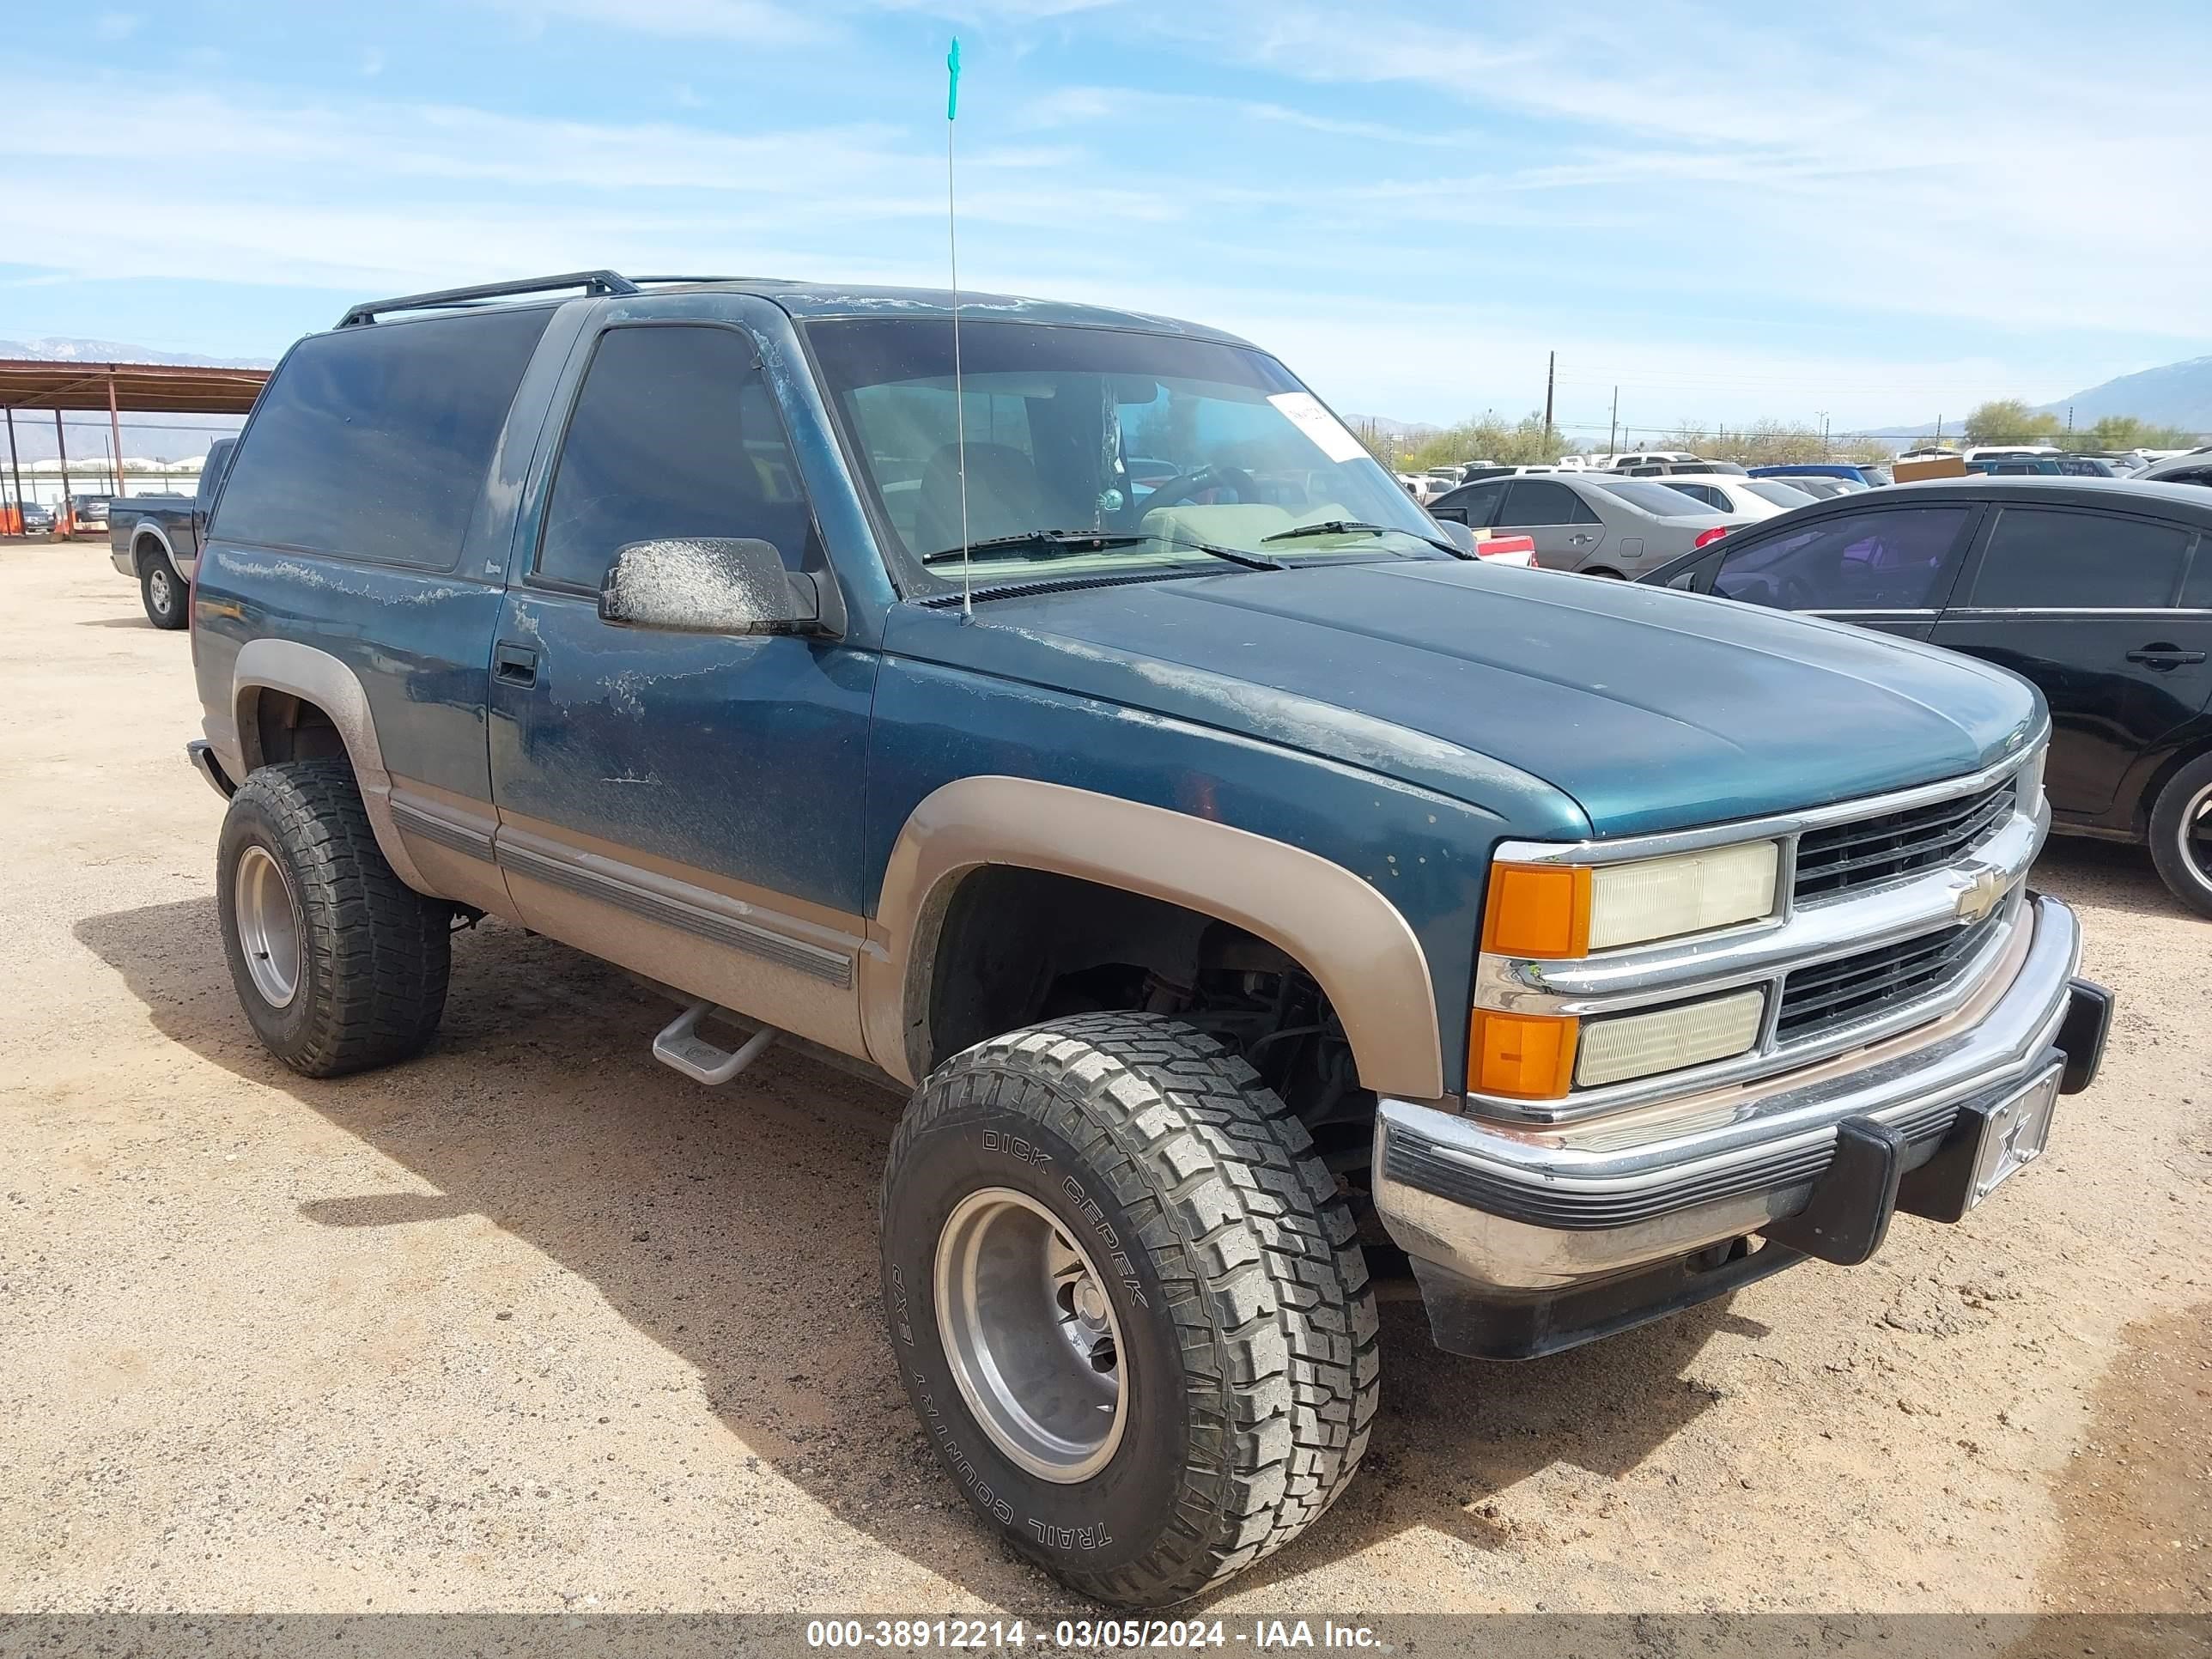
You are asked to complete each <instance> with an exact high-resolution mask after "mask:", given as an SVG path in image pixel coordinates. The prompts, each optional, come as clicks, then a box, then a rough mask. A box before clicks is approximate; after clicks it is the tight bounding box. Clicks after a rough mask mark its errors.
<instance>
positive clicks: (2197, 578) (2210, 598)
mask: <svg viewBox="0 0 2212 1659" xmlns="http://www.w3.org/2000/svg"><path fill="white" fill-rule="evenodd" d="M2181 603H2182V605H2183V608H2184V609H2185V610H2190V611H2212V536H2205V535H2200V536H2198V537H2197V551H2196V552H2195V553H2194V554H2193V555H2192V556H2191V559H2190V563H2189V580H2188V581H2187V582H2186V584H2185V585H2184V586H2183V587H2182V590H2181Z"/></svg>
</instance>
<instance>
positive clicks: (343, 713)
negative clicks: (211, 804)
mask: <svg viewBox="0 0 2212 1659" xmlns="http://www.w3.org/2000/svg"><path fill="white" fill-rule="evenodd" d="M230 688H231V690H230V707H231V714H232V718H233V720H234V722H235V726H234V730H235V731H236V732H237V741H238V755H237V759H238V761H239V763H240V768H239V769H238V770H236V771H234V772H233V773H232V775H233V776H234V777H236V778H238V779H239V780H240V781H244V779H245V778H246V775H248V774H250V773H251V772H252V770H253V769H254V768H255V767H257V766H259V765H261V764H263V763H264V757H263V755H262V753H261V721H260V719H259V711H258V703H259V701H260V697H261V694H262V693H263V692H264V691H288V692H289V693H290V694H291V695H292V696H295V697H298V698H301V699H302V700H303V701H305V702H311V703H313V704H314V705H315V707H317V708H319V709H321V710H322V711H323V712H324V713H325V714H328V715H329V716H330V717H331V725H332V726H336V727H337V732H338V738H339V740H340V741H341V742H343V744H345V751H346V758H347V759H348V760H349V762H350V763H352V765H353V775H354V783H355V787H357V788H358V789H359V790H360V791H361V801H362V806H363V807H364V808H366V809H367V811H368V823H369V828H370V829H374V831H375V832H376V845H377V847H378V848H379V850H380V851H381V852H382V853H383V854H384V856H385V860H386V862H388V863H389V864H390V865H391V866H392V869H393V870H394V871H395V872H397V873H398V877H399V879H400V880H402V881H404V882H405V883H406V884H408V885H409V886H410V887H412V888H413V889H414V890H416V892H418V893H432V892H435V888H433V887H432V886H431V885H430V884H429V883H428V882H427V881H425V880H424V879H423V877H422V872H421V871H420V870H418V869H416V866H415V860H413V859H412V858H411V857H410V856H409V854H408V852H407V847H406V843H405V842H403V841H401V840H400V838H399V826H398V823H396V822H394V820H393V818H392V774H391V773H390V772H388V771H386V769H385V765H384V750H383V749H382V747H381V746H380V744H378V743H377V740H376V722H375V720H374V718H373V717H372V716H371V714H370V713H369V708H368V692H367V691H366V690H363V689H362V684H361V677H360V676H359V675H357V674H356V673H355V672H354V671H353V670H352V669H350V668H349V667H347V666H346V665H345V664H343V663H342V662H340V661H339V660H338V659H337V658H336V657H334V656H332V655H331V653H329V652H327V651H318V650H317V649H315V647H313V646H310V645H301V643H299V642H298V641H296V640H266V639H264V640H248V641H246V644H245V646H244V647H242V648H241V649H240V651H239V653H238V660H237V662H236V664H234V665H233V667H232V669H231V674H230ZM222 758H223V759H224V760H225V761H226V762H228V760H229V758H230V757H228V756H223V757H222Z"/></svg>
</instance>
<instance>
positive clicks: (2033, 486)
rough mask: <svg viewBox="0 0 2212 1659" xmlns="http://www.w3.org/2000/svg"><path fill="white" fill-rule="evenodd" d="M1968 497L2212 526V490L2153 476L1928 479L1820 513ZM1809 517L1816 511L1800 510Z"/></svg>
mask: <svg viewBox="0 0 2212 1659" xmlns="http://www.w3.org/2000/svg"><path fill="white" fill-rule="evenodd" d="M1960 495H1967V496H1971V497H1972V498H1973V499H1974V500H1977V501H2038V502H2041V503H2043V504H2045V505H2046V506H2056V507H2103V508H2105V509H2106V510H2108V511H2111V512H2115V513H2119V512H2136V513H2155V514H2157V515H2158V516H2159V517H2160V518H2169V519H2187V520H2190V521H2191V523H2193V524H2198V525H2203V526H2208V527H2212V489H2205V488H2204V486H2203V485H2202V484H2185V483H2159V482H2157V481H2156V480H2154V479H2148V478H2090V477H2078V476H2075V475H2071V474H2068V473H2050V472H2033V473H2023V474H2019V475H2016V476H2013V477H1990V476H1988V475H1986V474H1984V475H1975V474H1971V473H1970V474H1968V475H1967V476H1966V477H1963V478H1923V479H1921V480H1919V481H1918V482H1917V483H1900V484H1886V485H1884V486H1883V487H1882V488H1881V489H1875V490H1862V491H1859V492H1858V493H1857V494H1855V495H1842V496H1838V497H1836V498H1835V499H1834V500H1833V501H1823V502H1822V503H1820V508H1819V509H1817V510H1819V511H1820V512H1823V513H1825V512H1826V511H1829V510H1832V508H1834V507H1843V506H1846V505H1848V506H1850V507H1859V508H1865V507H1880V506H1882V505H1884V504H1886V503H1888V502H1892V501H1900V500H1922V501H1943V500H1948V499H1954V498H1956V497H1958V496H1960ZM1796 511H1798V512H1800V513H1804V514H1805V515H1806V516H1807V517H1808V518H1810V517H1812V516H1813V514H1814V512H1815V511H1816V509H1814V508H1812V507H1799V508H1797V509H1796Z"/></svg>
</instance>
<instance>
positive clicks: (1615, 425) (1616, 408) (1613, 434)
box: [1605, 386, 1620, 455]
mask: <svg viewBox="0 0 2212 1659" xmlns="http://www.w3.org/2000/svg"><path fill="white" fill-rule="evenodd" d="M1619 435H1620V387H1619V386H1615V387H1613V419H1612V420H1611V421H1610V422H1607V425H1606V428H1605V453H1607V454H1608V455H1610V454H1612V453H1613V451H1614V450H1616V449H1618V448H1619V447H1620V445H1619V444H1617V443H1615V442H1614V441H1613V440H1614V439H1615V438H1617V437H1618V436H1619Z"/></svg>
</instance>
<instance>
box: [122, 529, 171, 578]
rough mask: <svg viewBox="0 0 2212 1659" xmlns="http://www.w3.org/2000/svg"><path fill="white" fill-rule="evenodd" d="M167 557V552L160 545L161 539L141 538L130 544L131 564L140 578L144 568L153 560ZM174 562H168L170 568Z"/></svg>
mask: <svg viewBox="0 0 2212 1659" xmlns="http://www.w3.org/2000/svg"><path fill="white" fill-rule="evenodd" d="M168 557H169V550H168V549H167V547H165V546H163V545H162V544H161V538H160V537H159V536H141V537H139V538H138V539H137V541H135V542H133V543H131V563H132V564H133V565H134V566H136V567H137V571H138V574H140V575H141V576H143V575H144V574H146V568H147V567H148V566H149V564H151V563H152V562H154V560H155V559H157V558H161V559H167V558H168ZM170 564H171V568H174V566H175V561H174V560H173V559H172V560H170Z"/></svg>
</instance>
